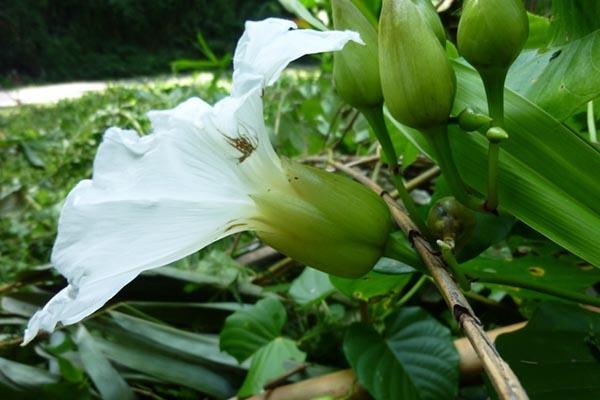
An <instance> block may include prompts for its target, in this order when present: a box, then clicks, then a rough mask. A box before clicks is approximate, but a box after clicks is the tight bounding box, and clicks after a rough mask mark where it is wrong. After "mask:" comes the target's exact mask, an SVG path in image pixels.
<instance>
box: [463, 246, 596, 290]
mask: <svg viewBox="0 0 600 400" xmlns="http://www.w3.org/2000/svg"><path fill="white" fill-rule="evenodd" d="M460 268H461V269H462V270H463V271H464V272H465V273H466V274H467V275H469V276H471V277H473V278H475V279H476V280H477V279H479V280H481V281H483V282H490V283H499V284H503V283H504V284H505V285H509V286H515V287H518V288H524V289H530V290H534V291H536V292H540V293H547V294H551V293H555V295H558V294H560V293H565V294H566V295H571V296H574V297H575V298H578V297H580V296H586V292H587V291H588V290H590V289H591V287H592V286H593V285H595V284H597V283H598V282H600V269H598V268H593V267H592V266H591V265H587V264H583V265H582V264H581V262H580V261H579V260H578V259H577V258H575V257H567V256H562V257H557V256H553V255H539V256H538V255H527V256H524V257H519V258H512V259H503V258H498V257H491V256H490V255H487V254H483V255H481V256H479V257H477V258H475V259H473V260H471V261H468V262H466V263H463V264H461V265H460ZM515 294H516V295H517V296H519V295H520V294H521V295H522V296H528V297H530V296H531V294H527V293H521V291H520V290H519V291H517V292H516V293H515ZM537 297H539V295H538V296H537ZM587 297H590V298H591V296H589V295H588V296H587Z"/></svg>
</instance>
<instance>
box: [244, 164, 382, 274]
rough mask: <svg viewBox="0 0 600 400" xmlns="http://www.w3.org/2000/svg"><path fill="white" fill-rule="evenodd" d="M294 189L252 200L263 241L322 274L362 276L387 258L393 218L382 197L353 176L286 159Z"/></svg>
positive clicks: (287, 169)
mask: <svg viewBox="0 0 600 400" xmlns="http://www.w3.org/2000/svg"><path fill="white" fill-rule="evenodd" d="M282 163H283V167H284V169H285V171H286V174H287V176H288V181H289V183H290V186H291V190H290V191H288V190H286V191H278V190H277V189H274V190H273V191H271V192H270V193H268V194H267V195H256V196H252V198H253V199H254V201H255V202H256V204H257V205H258V208H259V211H260V215H261V217H259V218H258V219H257V221H256V222H257V223H258V225H259V226H261V227H260V228H257V229H256V231H257V233H258V236H259V237H260V238H261V240H263V241H264V242H265V243H267V244H269V245H270V246H272V247H274V248H275V249H277V250H279V251H281V252H282V253H284V254H286V255H288V256H290V257H292V258H294V259H296V260H298V261H300V262H302V263H304V264H306V265H309V266H311V267H314V268H317V269H320V270H322V271H324V272H327V273H330V274H333V275H338V276H342V277H347V278H356V277H358V276H361V275H364V274H366V273H367V272H369V271H370V270H371V268H373V266H374V265H375V264H376V263H377V260H379V258H380V257H381V255H382V254H383V251H384V249H385V245H386V242H387V240H388V236H389V232H390V229H391V220H390V214H389V210H388V208H387V206H386V205H385V203H384V202H383V200H381V198H380V197H379V196H377V195H376V194H375V193H373V192H372V191H371V190H369V189H367V188H366V187H364V186H362V185H360V184H358V183H356V182H354V181H352V180H351V179H349V178H346V177H343V176H340V175H335V174H332V173H330V172H326V171H323V170H321V169H317V168H313V167H309V166H306V165H302V164H299V163H295V162H292V161H287V160H282Z"/></svg>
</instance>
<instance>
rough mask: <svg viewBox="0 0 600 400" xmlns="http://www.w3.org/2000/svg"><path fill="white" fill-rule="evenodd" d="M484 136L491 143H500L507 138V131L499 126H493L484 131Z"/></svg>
mask: <svg viewBox="0 0 600 400" xmlns="http://www.w3.org/2000/svg"><path fill="white" fill-rule="evenodd" d="M485 137H487V138H488V140H489V141H490V142H492V143H500V142H501V141H503V140H506V139H508V133H506V131H505V130H504V129H502V128H500V127H499V126H494V127H492V128H490V129H488V131H487V132H486V133H485Z"/></svg>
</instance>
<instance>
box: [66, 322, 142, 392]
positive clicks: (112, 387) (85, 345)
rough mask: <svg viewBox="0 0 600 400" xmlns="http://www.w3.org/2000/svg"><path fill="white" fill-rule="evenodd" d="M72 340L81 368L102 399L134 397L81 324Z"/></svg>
mask: <svg viewBox="0 0 600 400" xmlns="http://www.w3.org/2000/svg"><path fill="white" fill-rule="evenodd" d="M74 340H75V343H77V348H78V349H79V357H80V358H81V363H82V365H83V369H84V370H85V372H86V373H87V374H88V375H89V377H90V378H91V379H92V381H93V382H94V385H95V386H96V388H97V389H98V391H99V392H100V395H101V396H102V398H103V399H106V400H126V399H134V398H135V395H134V394H133V391H132V390H131V388H130V387H129V386H128V385H127V382H125V380H124V379H123V378H122V377H121V375H119V373H118V372H117V371H116V370H115V369H114V368H113V366H112V365H111V364H110V362H109V361H108V360H107V359H106V358H105V357H104V355H102V352H101V351H100V350H99V349H98V348H97V346H96V344H95V343H94V339H93V337H92V336H91V335H90V334H89V333H88V331H87V329H85V327H84V326H83V325H80V326H79V327H78V329H77V333H76V334H75V335H74Z"/></svg>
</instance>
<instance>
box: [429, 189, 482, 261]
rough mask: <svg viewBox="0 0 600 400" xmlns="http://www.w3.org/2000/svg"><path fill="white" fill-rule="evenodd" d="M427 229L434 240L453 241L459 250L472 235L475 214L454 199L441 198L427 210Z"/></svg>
mask: <svg viewBox="0 0 600 400" xmlns="http://www.w3.org/2000/svg"><path fill="white" fill-rule="evenodd" d="M427 227H428V228H429V231H430V233H431V235H432V236H433V238H434V239H439V240H453V241H454V242H455V245H456V249H457V250H460V249H461V248H462V247H463V246H464V245H465V243H466V242H467V241H468V239H469V238H470V237H471V235H472V234H473V231H474V229H475V214H474V212H473V211H471V210H469V209H468V208H466V207H465V206H463V205H462V204H460V203H459V202H458V201H457V200H456V199H455V198H454V197H443V198H441V199H439V200H438V201H437V202H436V203H435V204H434V205H433V206H432V207H431V209H430V210H429V215H428V216H427Z"/></svg>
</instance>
